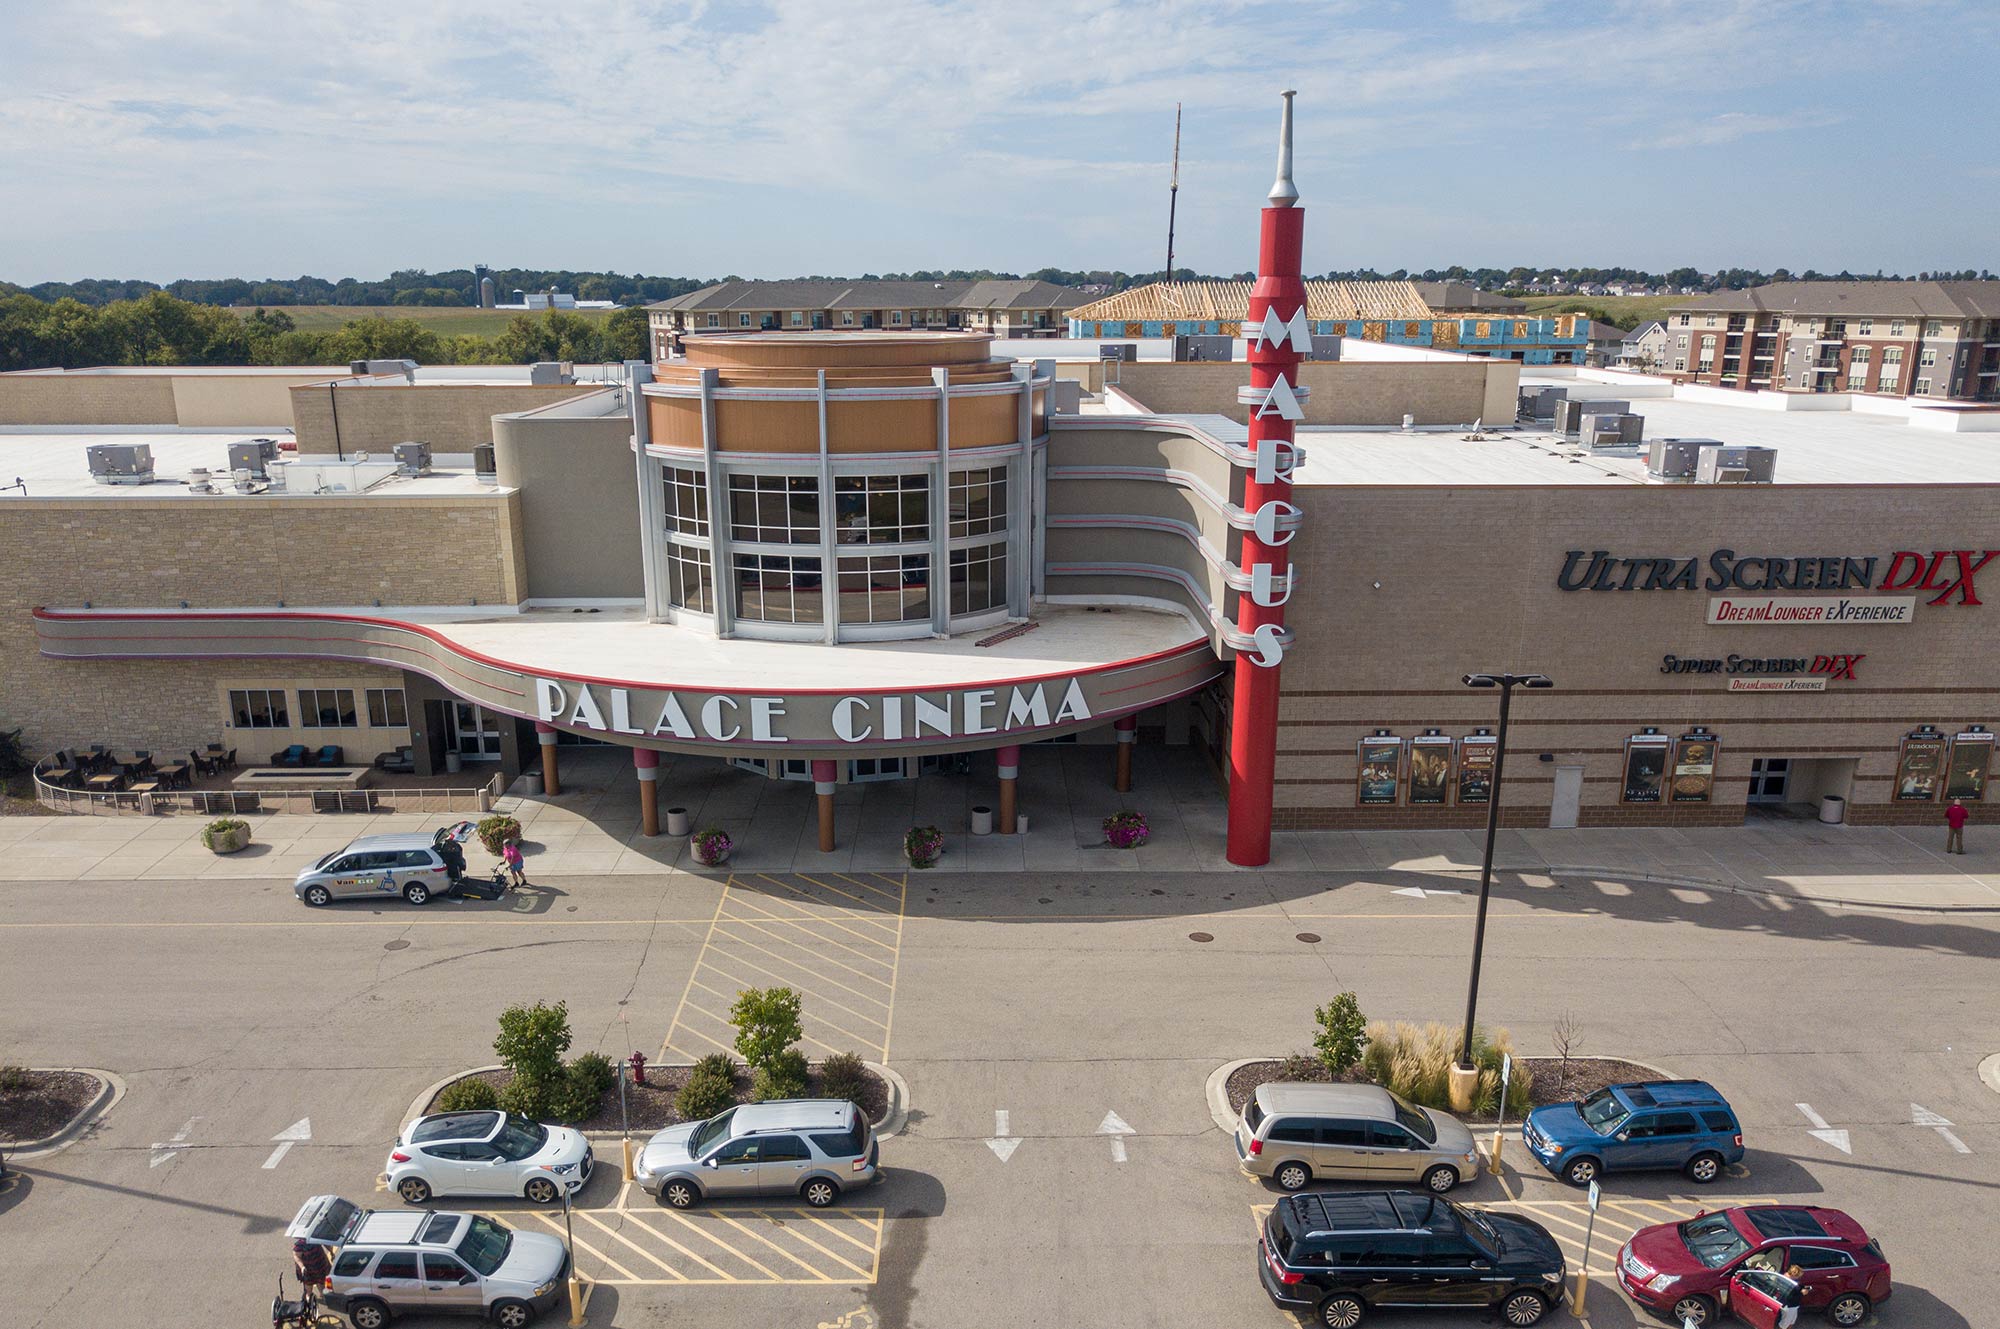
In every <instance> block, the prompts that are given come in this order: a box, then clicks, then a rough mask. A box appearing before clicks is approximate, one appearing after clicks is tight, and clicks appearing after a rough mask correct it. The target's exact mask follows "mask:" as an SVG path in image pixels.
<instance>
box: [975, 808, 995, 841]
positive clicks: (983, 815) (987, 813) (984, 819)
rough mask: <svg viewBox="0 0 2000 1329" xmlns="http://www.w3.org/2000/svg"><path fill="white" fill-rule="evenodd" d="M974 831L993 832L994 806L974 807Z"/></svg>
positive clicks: (976, 833)
mask: <svg viewBox="0 0 2000 1329" xmlns="http://www.w3.org/2000/svg"><path fill="white" fill-rule="evenodd" d="M972 833H973V834H974V835H991V834H993V809H992V808H974V809H973V810H972Z"/></svg>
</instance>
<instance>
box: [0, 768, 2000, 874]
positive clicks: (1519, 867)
mask: <svg viewBox="0 0 2000 1329" xmlns="http://www.w3.org/2000/svg"><path fill="white" fill-rule="evenodd" d="M1036 755H1037V758H1038V760H1037V761H1035V762H1031V763H1024V764H1023V769H1022V772H1021V807H1022V809H1023V811H1024V812H1025V813H1026V814H1027V815H1028V817H1029V827H1030V829H1029V832H1028V833H1027V834H1025V835H1014V836H1001V835H991V836H973V835H970V834H968V833H967V831H966V827H967V825H968V824H969V820H970V818H969V813H970V809H971V808H972V806H973V805H975V804H980V803H988V802H991V801H992V800H993V798H994V793H995V790H994V783H993V779H992V773H991V770H990V767H989V769H987V770H985V771H983V772H982V771H980V770H979V768H978V767H975V768H974V774H972V775H966V776H956V775H927V776H925V777H923V778H922V779H919V780H899V781H890V782H884V783H879V784H857V785H843V786H841V788H840V791H839V792H838V793H837V794H836V795H835V816H836V826H837V828H838V836H839V848H837V849H836V850H835V851H834V852H833V853H831V854H822V853H820V852H819V851H818V847H817V825H818V823H817V820H816V811H815V804H814V799H813V794H812V786H811V785H810V784H809V783H806V782H802V781H787V780H767V779H765V778H763V777H761V776H758V775H754V774H751V773H747V772H743V771H738V770H734V769H732V768H730V767H728V766H725V765H724V764H723V763H721V762H718V761H715V760H713V759H696V758H680V759H677V760H666V761H663V762H662V763H661V783H660V789H661V794H660V803H661V812H662V821H663V822H664V820H665V810H666V808H668V807H670V806H675V807H686V808H687V809H688V810H689V813H690V817H691V819H692V822H693V824H694V826H695V827H696V828H701V827H705V826H720V827H722V828H723V829H724V830H726V831H728V832H729V834H730V835H731V837H732V838H734V839H735V841H736V844H737V849H736V853H735V855H734V857H733V858H732V860H731V862H730V864H729V867H730V868H731V869H732V870H734V871H738V872H769V873H788V872H852V871H863V872H867V871H892V870H900V869H901V868H902V867H903V866H904V862H903V857H902V838H903V833H904V832H905V831H906V830H908V829H909V828H910V827H911V826H913V825H918V824H928V825H936V826H938V827H939V828H941V829H942V830H943V831H944V832H945V856H944V858H943V860H942V861H941V862H940V863H939V864H938V866H937V867H936V868H935V869H933V871H935V872H939V873H944V874H951V873H956V872H1002V873H1005V872H1030V873H1033V872H1063V873H1077V872H1152V873H1179V872H1235V871H1243V870H1244V869H1238V868H1233V867H1231V866H1230V864H1229V863H1227V862H1226V861H1225V860H1224V858H1223V836H1224V824H1225V820H1226V814H1225V810H1224V806H1223V802H1222V798H1221V795H1220V794H1219V793H1218V792H1217V790H1216V788H1215V784H1214V781H1213V780H1212V779H1211V778H1210V776H1209V773H1208V771H1207V769H1206V768H1205V767H1204V766H1203V765H1202V764H1201V761H1200V758H1199V756H1198V755H1197V754H1195V753H1193V752H1191V751H1189V750H1188V749H1185V748H1179V749H1175V748H1164V749H1160V748H1155V749H1147V750H1142V751H1141V753H1140V754H1139V761H1138V770H1137V773H1136V775H1137V778H1136V789H1137V792H1134V793H1132V794H1126V795H1121V794H1117V793H1114V792H1113V791H1112V789H1111V787H1110V779H1109V767H1110V763H1111V760H1112V755H1111V750H1110V749H1109V748H1104V747H1081V746H1066V747H1057V748H1050V749H1047V750H1046V752H1045V753H1038V754H1036ZM622 756H623V754H622V753H612V752H609V751H605V750H591V751H577V750H570V749H565V750H564V753H563V761H564V766H565V769H564V775H563V791H564V792H563V793H562V795H561V796H559V797H556V798H542V797H536V798H528V797H524V796H520V795H509V796H507V797H505V798H502V799H501V800H499V803H498V805H497V809H498V810H499V811H504V812H509V813H511V814H513V815H514V816H516V817H519V818H520V819H521V822H522V825H523V827H524V830H525V842H526V843H525V847H526V849H527V852H528V875H529V877H530V879H531V880H532V879H534V878H535V877H537V876H551V877H559V876H588V875H597V874H643V873H661V872H675V871H684V870H695V869H693V868H692V866H691V863H690V861H689V859H688V856H687V844H686V841H685V840H680V839H673V838H669V837H668V836H666V835H661V836H658V837H656V838H652V839H648V838H647V837H646V836H643V835H641V834H640V833H639V809H638V793H637V781H636V779H635V778H634V776H633V773H632V769H631V766H630V764H629V762H626V761H623V760H620V758H621V757H622ZM516 788H517V789H518V788H519V785H518V784H517V785H516ZM1127 807H1130V808H1137V809H1140V810H1142V811H1144V812H1145V814H1146V817H1147V820H1148V821H1149V822H1150V823H1151V826H1152V840H1151V842H1150V843H1148V844H1147V845H1146V846H1145V847H1143V848H1141V849H1138V850H1135V851H1130V852H1121V851H1119V850H1115V849H1112V848H1110V847H1109V846H1108V845H1106V844H1104V842H1103V836H1102V834H1101V833H1100V830H1099V822H1100V821H1101V820H1102V819H1103V818H1104V817H1105V816H1107V815H1109V814H1110V813H1112V812H1115V811H1118V810H1119V809H1121V808H1127ZM246 819H247V820H249V821H250V823H251V827H252V832H253V834H254V835H255V837H256V839H255V842H254V843H253V844H252V845H251V846H250V847H249V848H248V849H246V850H244V851H243V852H242V853H239V854H233V855H229V856H226V857H221V856H217V855H214V854H211V853H209V852H208V851H207V850H206V849H203V848H202V847H201V842H200V840H199V838H198V835H199V832H200V830H201V826H202V821H201V819H199V818H195V817H137V816H132V817H0V881H20V880H39V881H93V880H99V881H101V880H133V879H136V880H190V879H202V878H221V879H249V878H260V879H265V880H269V879H271V878H282V879H285V880H289V879H290V878H291V877H292V876H293V874H294V873H296V872H297V871H298V869H299V868H300V867H302V866H304V865H305V864H307V863H309V862H311V861H313V860H314V859H317V858H319V857H321V856H322V855H325V854H328V853H331V852H333V851H334V850H336V849H339V848H341V847H343V846H344V845H346V844H347V843H348V842H349V841H350V840H352V839H354V838H355V837H357V836H362V835H374V834H381V833H383V832H388V831H414V830H429V829H432V828H434V827H435V826H437V825H439V824H441V823H442V822H443V820H444V818H442V817H435V816H433V817H419V816H356V815H338V814H327V815H321V816H261V817H255V816H253V817H249V818H246ZM1967 838H1968V840H1969V841H1970V843H1971V846H1972V848H1971V852H1969V853H1966V854H1964V855H1962V856H1961V855H1951V856H1947V855H1945V854H1944V853H1943V852H1942V849H1943V845H1944V830H1943V828H1942V827H1941V826H1940V827H1937V828H1930V827H1920V828H1911V827H1902V828H1896V827H1849V826H1823V825H1821V824H1819V823H1818V822H1815V821H1791V820H1762V819H1759V820H1757V821H1754V822H1752V823H1751V824H1749V825H1746V826H1742V827H1734V828H1727V829H1701V830H1670V829H1619V830H1572V831H1552V830H1510V831H1502V832H1501V833H1500V836H1499V840H1498V843H1497V845H1496V850H1495V860H1496V861H1495V868H1496V870H1497V871H1498V872H1499V873H1501V874H1503V875H1505V876H1515V875H1520V876H1525V877H1527V878H1529V879H1531V880H1532V879H1541V881H1540V882H1538V883H1537V884H1546V879H1547V878H1549V877H1552V876H1565V877H1599V878H1605V879H1612V880H1619V881H1627V882H1634V883H1645V882H1651V883H1657V884H1661V885H1664V886H1676V885H1679V886H1690V887H1699V888H1703V889H1711V890H1723V891H1732V892H1741V893H1750V894H1759V895H1774V896H1786V897H1791V898H1795V899H1799V900H1809V901H1816V902H1820V903H1825V904H1843V905H1864V906H1874V907H1881V908H1900V909H1921V910H1947V911H1953V910H1990V911H1994V912H2000V831H1995V830H1989V829H1986V828H1981V827H1973V828H1971V833H1970V834H1969V835H1968V837H1967ZM1483 844H1484V835H1483V833H1482V832H1479V831H1332V832H1287V833H1280V834H1277V835H1275V836H1273V837H1272V846H1271V863H1270V865H1269V866H1268V867H1266V868H1263V869H1259V870H1260V871H1265V872H1311V873H1327V874H1335V875H1338V876H1341V877H1350V878H1351V877H1357V876H1358V877H1366V876H1369V875H1372V874H1379V873H1389V872H1396V873H1429V874H1436V875H1442V876H1447V877H1450V878H1452V884H1453V885H1454V886H1460V885H1462V884H1463V883H1464V882H1465V881H1466V880H1474V881H1476V880H1477V877H1478V873H1479V858H1480V851H1481V849H1482V847H1483ZM471 857H472V864H473V867H474V870H476V871H477V870H481V869H482V867H483V866H484V865H485V857H486V856H485V854H484V853H483V851H481V850H480V849H479V848H478V846H477V845H476V844H475V845H473V846H472V855H471Z"/></svg>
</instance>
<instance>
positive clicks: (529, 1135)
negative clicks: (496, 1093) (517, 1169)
mask: <svg viewBox="0 0 2000 1329" xmlns="http://www.w3.org/2000/svg"><path fill="white" fill-rule="evenodd" d="M548 1138H549V1133H548V1130H547V1129H546V1128H545V1127H542V1126H537V1125H536V1124H535V1123H534V1122H532V1121H529V1120H528V1119H527V1118H526V1117H509V1118H507V1124H506V1125H505V1126H502V1127H501V1128H500V1133H499V1134H498V1135H496V1136H494V1137H493V1147H494V1148H495V1149H498V1150H499V1151H500V1152H501V1154H502V1155H504V1156H505V1157H507V1158H509V1159H512V1160H515V1161H517V1162H518V1161H519V1160H521V1159H523V1158H528V1157H530V1156H532V1155H533V1154H534V1153H535V1151H536V1150H538V1149H540V1148H541V1147H542V1146H543V1145H544V1144H546V1143H547V1142H548Z"/></svg>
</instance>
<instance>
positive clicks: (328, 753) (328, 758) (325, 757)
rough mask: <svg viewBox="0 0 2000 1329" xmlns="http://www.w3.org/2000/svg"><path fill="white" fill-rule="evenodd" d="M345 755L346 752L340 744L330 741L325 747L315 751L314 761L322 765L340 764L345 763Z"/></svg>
mask: <svg viewBox="0 0 2000 1329" xmlns="http://www.w3.org/2000/svg"><path fill="white" fill-rule="evenodd" d="M345 755H346V754H345V753H344V752H343V751H342V750H341V746H340V744H338V743H328V744H327V745H326V746H325V747H323V748H321V749H320V750H319V751H318V752H315V753H314V754H313V761H314V762H316V763H317V764H319V765H321V766H340V765H343V764H345V763H344V762H343V761H342V758H343V757H344V756H345Z"/></svg>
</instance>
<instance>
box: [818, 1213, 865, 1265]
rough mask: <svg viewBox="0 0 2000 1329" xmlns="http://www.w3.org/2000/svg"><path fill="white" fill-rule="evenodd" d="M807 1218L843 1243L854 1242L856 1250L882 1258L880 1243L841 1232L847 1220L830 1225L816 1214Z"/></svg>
mask: <svg viewBox="0 0 2000 1329" xmlns="http://www.w3.org/2000/svg"><path fill="white" fill-rule="evenodd" d="M806 1217H807V1218H808V1219H810V1220H811V1221H812V1222H815V1223H817V1224H819V1225H820V1226H821V1227H823V1228H825V1229H826V1230H827V1231H828V1232H831V1233H832V1234H833V1235H834V1236H836V1237H839V1238H840V1239H841V1240H842V1241H849V1242H853V1243H854V1246H855V1249H857V1250H863V1251H867V1252H868V1253H869V1255H870V1256H878V1257H879V1256H880V1254H881V1250H882V1248H881V1246H880V1245H879V1244H878V1243H876V1242H872V1241H863V1240H861V1238H859V1237H851V1236H849V1235H848V1234H847V1233H845V1232H842V1231H841V1230H840V1229H841V1228H842V1227H844V1226H846V1222H845V1220H843V1221H842V1222H838V1223H829V1222H827V1221H826V1220H825V1219H824V1218H821V1217H819V1216H818V1215H816V1214H807V1215H806ZM869 1230H870V1231H871V1232H872V1231H874V1230H875V1229H873V1228H870V1229H869Z"/></svg>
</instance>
